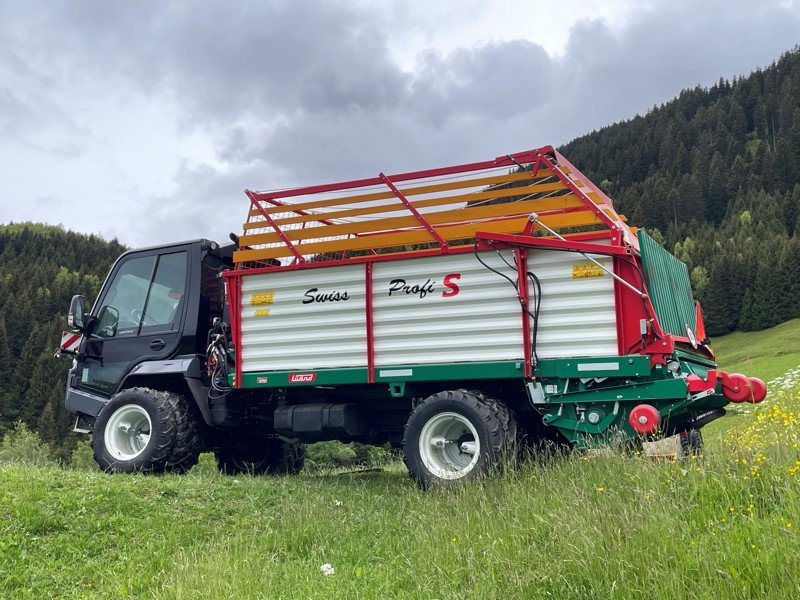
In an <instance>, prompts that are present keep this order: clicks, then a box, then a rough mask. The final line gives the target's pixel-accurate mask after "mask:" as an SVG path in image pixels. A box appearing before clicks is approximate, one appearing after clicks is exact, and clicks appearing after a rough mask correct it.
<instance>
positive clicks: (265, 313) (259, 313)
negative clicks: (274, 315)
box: [256, 308, 269, 317]
mask: <svg viewBox="0 0 800 600" xmlns="http://www.w3.org/2000/svg"><path fill="white" fill-rule="evenodd" d="M256 316H257V317H267V316H269V309H268V308H259V309H258V310H257V311H256Z"/></svg>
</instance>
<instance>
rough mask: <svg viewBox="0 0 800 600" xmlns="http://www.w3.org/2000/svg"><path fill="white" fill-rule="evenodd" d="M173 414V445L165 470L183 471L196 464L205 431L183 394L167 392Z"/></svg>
mask: <svg viewBox="0 0 800 600" xmlns="http://www.w3.org/2000/svg"><path fill="white" fill-rule="evenodd" d="M168 397H169V402H170V406H171V408H172V412H173V414H174V415H175V429H176V431H175V445H174V446H173V449H172V454H170V457H169V461H168V462H167V467H166V468H167V470H168V471H171V472H174V473H185V472H187V471H188V470H189V469H191V468H192V467H193V466H195V465H196V464H197V460H198V458H199V457H200V452H202V451H203V447H204V438H205V435H204V433H205V431H204V429H203V424H202V423H201V422H200V416H199V415H198V414H197V410H196V408H195V407H193V406H192V405H191V404H190V403H189V401H188V400H187V399H186V397H185V396H181V395H180V394H173V393H170V394H168Z"/></svg>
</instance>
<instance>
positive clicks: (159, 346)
mask: <svg viewBox="0 0 800 600" xmlns="http://www.w3.org/2000/svg"><path fill="white" fill-rule="evenodd" d="M166 345H167V343H166V342H165V341H164V340H162V339H157V340H153V341H152V342H150V349H151V350H163V349H164V347H165V346H166Z"/></svg>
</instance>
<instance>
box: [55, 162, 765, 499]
mask: <svg viewBox="0 0 800 600" xmlns="http://www.w3.org/2000/svg"><path fill="white" fill-rule="evenodd" d="M246 194H247V197H248V199H249V211H248V215H247V222H246V223H245V224H244V233H243V234H242V235H241V236H238V237H237V236H236V235H233V234H232V235H231V238H232V240H233V241H234V243H233V244H229V245H227V246H220V245H218V244H216V243H215V242H211V241H208V240H195V241H189V242H182V243H178V244H170V245H165V246H158V247H152V248H145V249H140V250H133V251H130V252H126V253H125V254H123V255H122V256H121V257H120V258H119V259H118V260H117V261H116V263H115V264H114V266H113V268H112V269H111V272H110V273H109V275H108V277H107V278H106V280H105V283H104V284H103V286H102V289H101V290H100V293H99V295H98V298H97V301H96V302H95V304H94V308H93V310H92V311H91V313H87V311H86V306H85V300H84V298H83V297H81V296H76V297H75V298H73V301H72V305H71V308H70V314H69V322H70V325H71V326H72V327H74V331H72V332H69V333H65V334H64V339H63V340H62V350H63V351H64V352H70V353H72V354H74V363H73V368H72V369H71V371H70V374H69V381H68V384H67V392H66V406H67V408H68V409H69V410H70V411H72V412H73V413H76V414H77V420H76V430H81V431H85V432H89V431H91V432H92V447H93V449H94V455H95V459H96V460H97V462H98V463H99V464H100V466H101V467H102V468H103V469H104V470H106V471H112V472H133V471H144V472H164V471H178V472H182V471H185V470H187V469H189V468H190V467H192V466H193V465H194V464H195V463H196V462H197V460H198V455H199V453H200V452H203V451H213V452H215V453H216V456H217V460H218V463H219V467H220V469H221V470H223V471H225V472H228V473H240V472H249V473H293V472H296V471H298V470H299V469H300V468H301V467H302V464H303V453H304V446H303V444H304V443H308V442H313V441H318V440H329V439H338V440H343V441H358V442H363V443H368V444H385V443H387V442H388V443H389V444H391V445H392V446H394V447H396V448H402V452H403V457H404V461H405V464H406V465H407V467H408V469H409V472H410V474H411V476H412V477H413V478H414V479H416V481H417V482H418V483H419V484H420V485H422V486H423V487H424V486H427V485H429V484H435V483H450V482H456V481H461V480H470V479H474V478H477V477H480V476H482V475H484V474H486V473H488V472H490V471H492V470H493V469H495V468H496V467H498V466H499V465H500V464H501V463H502V462H503V461H504V460H505V458H507V457H508V456H510V455H513V454H514V453H515V452H517V451H518V450H519V449H520V448H525V447H528V448H532V449H537V448H541V447H543V446H546V445H555V446H571V447H574V448H581V449H586V448H592V447H599V446H608V445H612V446H621V447H622V446H630V445H635V444H637V443H638V442H640V441H641V440H644V439H654V438H658V437H662V436H671V435H674V434H680V435H681V436H682V440H684V442H685V445H687V446H696V445H697V444H698V443H699V442H700V439H701V438H700V434H699V430H700V429H701V428H702V427H703V426H704V425H706V424H708V423H709V422H711V421H713V420H714V419H717V418H719V417H721V416H722V415H723V414H725V406H726V405H727V404H728V403H729V402H743V401H750V402H760V401H761V400H763V398H764V397H765V395H766V387H765V386H764V384H763V382H761V381H760V380H758V379H755V378H748V377H745V376H743V375H739V374H729V373H726V372H724V371H721V370H719V369H718V368H717V365H716V363H715V360H714V354H713V352H712V350H711V348H710V347H709V340H708V338H707V336H706V334H705V331H704V326H703V319H702V315H701V311H700V306H699V305H698V304H697V303H696V302H695V301H694V300H693V297H692V291H691V286H690V280H689V276H688V272H687V269H686V266H685V265H684V264H683V263H681V262H680V261H679V260H678V259H676V258H675V257H673V256H672V255H671V254H669V253H668V252H667V251H666V250H664V249H663V248H662V247H661V246H659V245H658V244H657V243H656V242H655V241H654V240H653V239H652V238H651V237H649V236H648V235H647V234H646V233H645V232H644V231H641V230H639V231H638V232H637V231H636V229H634V228H631V227H629V226H628V225H627V224H626V222H625V218H624V217H623V216H621V215H619V214H617V212H616V211H615V209H614V206H613V203H612V201H611V199H610V198H609V197H608V196H606V194H605V193H603V191H602V190H601V189H600V188H598V187H597V186H595V185H594V184H593V183H592V182H591V181H589V179H588V178H587V177H585V176H584V175H583V174H581V173H580V172H579V171H578V170H577V169H576V168H575V167H574V166H573V165H572V164H570V163H569V162H568V161H567V160H566V159H565V158H564V157H563V156H562V155H561V154H560V153H559V152H558V151H556V150H555V149H554V148H552V147H549V146H548V147H543V148H539V149H535V150H531V151H527V152H520V153H517V154H513V155H507V156H501V157H498V158H496V159H494V160H488V161H485V162H477V163H471V164H465V165H459V166H453V167H446V168H438V169H430V170H425V171H417V172H411V173H402V174H399V175H384V174H383V173H381V174H380V175H378V176H377V177H372V178H367V179H361V180H355V181H346V182H342V183H334V184H329V185H316V186H310V187H302V188H294V189H288V190H281V191H272V192H253V191H249V190H248V191H246Z"/></svg>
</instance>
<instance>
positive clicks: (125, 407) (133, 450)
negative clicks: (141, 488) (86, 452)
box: [92, 388, 177, 473]
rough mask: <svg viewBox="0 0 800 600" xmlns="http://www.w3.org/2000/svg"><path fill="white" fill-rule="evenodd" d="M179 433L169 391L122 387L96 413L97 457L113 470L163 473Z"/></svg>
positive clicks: (94, 446) (94, 443) (94, 442)
mask: <svg viewBox="0 0 800 600" xmlns="http://www.w3.org/2000/svg"><path fill="white" fill-rule="evenodd" d="M176 432H177V427H176V423H175V413H174V407H173V405H172V403H171V398H170V394H169V393H168V392H158V391H156V390H151V389H149V388H130V389H127V390H122V391H121V392H119V393H117V394H115V395H114V396H113V397H112V398H111V400H109V402H108V403H107V404H106V405H105V406H104V407H103V408H102V410H101V411H100V414H99V415H98V416H97V421H96V422H95V425H94V430H93V433H92V450H93V451H94V459H95V461H96V462H97V464H98V465H100V468H101V469H102V470H103V471H107V472H111V473H133V472H136V471H141V472H146V473H162V472H163V471H164V470H165V469H166V468H167V465H168V464H169V460H170V457H171V455H172V452H173V449H174V447H175V438H176Z"/></svg>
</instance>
